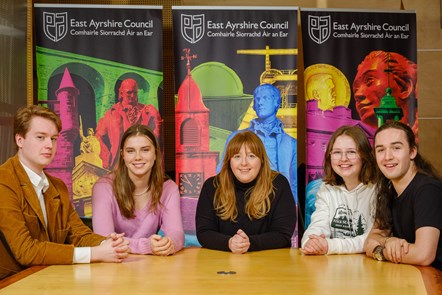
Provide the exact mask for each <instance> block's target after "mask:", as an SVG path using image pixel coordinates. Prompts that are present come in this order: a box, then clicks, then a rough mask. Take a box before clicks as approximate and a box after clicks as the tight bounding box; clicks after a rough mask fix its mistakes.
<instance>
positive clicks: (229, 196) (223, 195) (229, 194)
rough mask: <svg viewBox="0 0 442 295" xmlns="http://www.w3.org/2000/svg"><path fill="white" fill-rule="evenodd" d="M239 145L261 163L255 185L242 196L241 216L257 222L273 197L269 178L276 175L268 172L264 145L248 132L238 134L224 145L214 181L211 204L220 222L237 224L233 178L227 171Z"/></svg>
mask: <svg viewBox="0 0 442 295" xmlns="http://www.w3.org/2000/svg"><path fill="white" fill-rule="evenodd" d="M243 145H244V146H246V147H248V148H249V149H250V151H251V152H252V153H253V154H255V156H257V157H258V158H259V159H260V160H261V169H260V171H259V173H258V175H257V177H256V184H255V185H254V186H253V187H251V188H250V189H249V190H248V191H247V192H246V195H245V197H246V198H247V202H246V206H245V213H246V214H247V216H248V217H249V219H260V218H263V217H264V216H266V215H267V214H268V213H269V211H270V206H271V202H272V200H273V198H274V195H275V191H274V187H273V179H274V178H275V177H276V175H277V174H278V172H275V171H272V170H271V169H270V163H269V159H268V157H267V154H266V151H265V147H264V144H263V143H262V141H261V139H260V138H259V137H258V136H257V135H256V134H255V133H253V132H252V131H242V132H238V133H237V134H236V135H235V136H234V137H233V138H232V139H231V140H230V142H229V144H228V145H227V148H226V151H225V155H224V160H223V165H222V168H221V171H220V173H219V174H218V175H217V176H216V177H215V181H214V185H215V189H216V190H215V197H214V200H213V205H214V208H215V211H216V212H217V215H218V216H219V217H220V218H221V219H222V220H231V221H233V222H236V221H237V217H238V209H237V208H236V196H235V185H234V179H235V175H234V174H233V171H232V169H231V168H230V159H231V158H232V157H233V156H234V155H236V154H238V153H239V151H240V149H241V147H242V146H243Z"/></svg>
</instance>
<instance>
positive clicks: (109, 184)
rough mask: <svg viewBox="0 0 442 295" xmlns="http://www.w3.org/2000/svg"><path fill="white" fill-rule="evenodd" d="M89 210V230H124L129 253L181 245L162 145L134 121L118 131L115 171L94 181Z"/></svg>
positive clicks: (166, 251)
mask: <svg viewBox="0 0 442 295" xmlns="http://www.w3.org/2000/svg"><path fill="white" fill-rule="evenodd" d="M92 211H93V215H92V224H93V229H94V232H96V233H98V234H101V235H104V236H107V235H109V234H110V233H113V232H123V233H125V237H126V238H127V239H128V240H129V241H130V245H129V246H130V249H131V252H132V253H135V254H154V255H163V256H166V255H171V254H173V253H175V252H177V251H179V250H181V249H182V248H183V246H184V230H183V224H182V220H181V211H180V196H179V192H178V186H177V185H176V184H175V182H173V181H172V180H170V179H169V178H168V177H167V176H165V175H164V172H163V167H162V156H161V149H160V146H159V144H158V141H157V139H156V137H155V135H154V134H153V133H152V131H151V130H150V129H149V128H148V127H146V126H144V125H133V126H131V127H130V128H129V129H127V131H126V132H125V133H124V134H123V137H122V139H121V144H120V157H119V159H118V165H117V168H116V170H115V172H113V173H112V174H109V175H106V176H104V177H102V178H101V179H99V180H98V181H97V183H96V184H95V185H94V188H93V195H92ZM160 229H161V231H162V232H163V233H164V236H161V235H159V234H158V231H159V230H160Z"/></svg>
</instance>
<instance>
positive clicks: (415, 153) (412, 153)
mask: <svg viewBox="0 0 442 295" xmlns="http://www.w3.org/2000/svg"><path fill="white" fill-rule="evenodd" d="M416 156H417V147H416V146H415V147H413V148H411V149H410V159H411V160H414V158H416Z"/></svg>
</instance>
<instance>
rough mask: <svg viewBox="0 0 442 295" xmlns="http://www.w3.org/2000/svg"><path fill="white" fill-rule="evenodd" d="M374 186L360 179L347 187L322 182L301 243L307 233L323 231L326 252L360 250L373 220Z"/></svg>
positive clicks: (305, 239) (302, 242) (317, 233)
mask: <svg viewBox="0 0 442 295" xmlns="http://www.w3.org/2000/svg"><path fill="white" fill-rule="evenodd" d="M375 206H376V186H375V185H374V184H371V183H370V184H367V185H364V184H363V183H360V184H359V185H358V186H357V187H356V188H354V189H353V190H351V191H348V190H347V189H346V188H345V185H340V186H337V185H329V184H325V183H323V184H322V185H321V187H320V188H319V191H318V193H317V194H316V202H315V207H316V210H315V211H314V212H313V214H312V218H311V223H310V225H309V227H308V228H307V230H306V231H305V233H304V236H303V237H302V241H301V245H302V247H304V245H305V243H307V241H308V239H309V235H312V234H315V235H321V234H324V235H325V237H326V240H327V243H328V252H327V254H350V253H362V252H364V251H363V247H364V242H365V239H366V238H367V235H368V233H369V232H370V230H371V227H372V226H373V222H374V216H375Z"/></svg>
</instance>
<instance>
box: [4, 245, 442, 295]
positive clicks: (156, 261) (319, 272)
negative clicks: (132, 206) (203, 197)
mask: <svg viewBox="0 0 442 295" xmlns="http://www.w3.org/2000/svg"><path fill="white" fill-rule="evenodd" d="M218 272H225V273H224V274H219V273H218ZM229 272H234V273H230V274H229ZM30 273H31V274H30V275H28V276H26V277H24V278H22V279H20V280H18V281H15V282H13V283H12V284H10V285H8V286H6V287H4V288H3V289H1V290H0V294H14V295H18V294H57V295H60V294H61V295H69V294H78V295H80V294H81V295H83V294H130V295H132V294H230V295H231V294H332V295H337V294H355V295H363V294H400V295H406V294H442V275H441V273H442V272H439V271H436V270H434V269H433V268H431V267H422V268H419V267H415V266H411V265H402V264H400V265H395V264H393V263H389V262H378V261H374V260H373V259H370V258H367V257H366V256H365V255H362V254H356V255H330V256H303V255H301V254H300V252H299V251H298V250H297V249H280V250H268V251H260V252H251V253H247V254H243V255H235V254H231V253H228V252H221V251H213V250H207V249H201V248H187V249H184V250H183V251H181V252H179V253H177V254H175V255H173V256H169V257H157V256H144V255H131V256H130V257H129V258H128V259H127V260H126V261H125V262H124V263H121V264H113V263H96V264H81V265H80V264H77V265H54V266H49V267H46V268H43V269H41V267H40V269H39V270H38V271H37V272H34V273H32V272H30ZM226 273H227V274H226Z"/></svg>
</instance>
